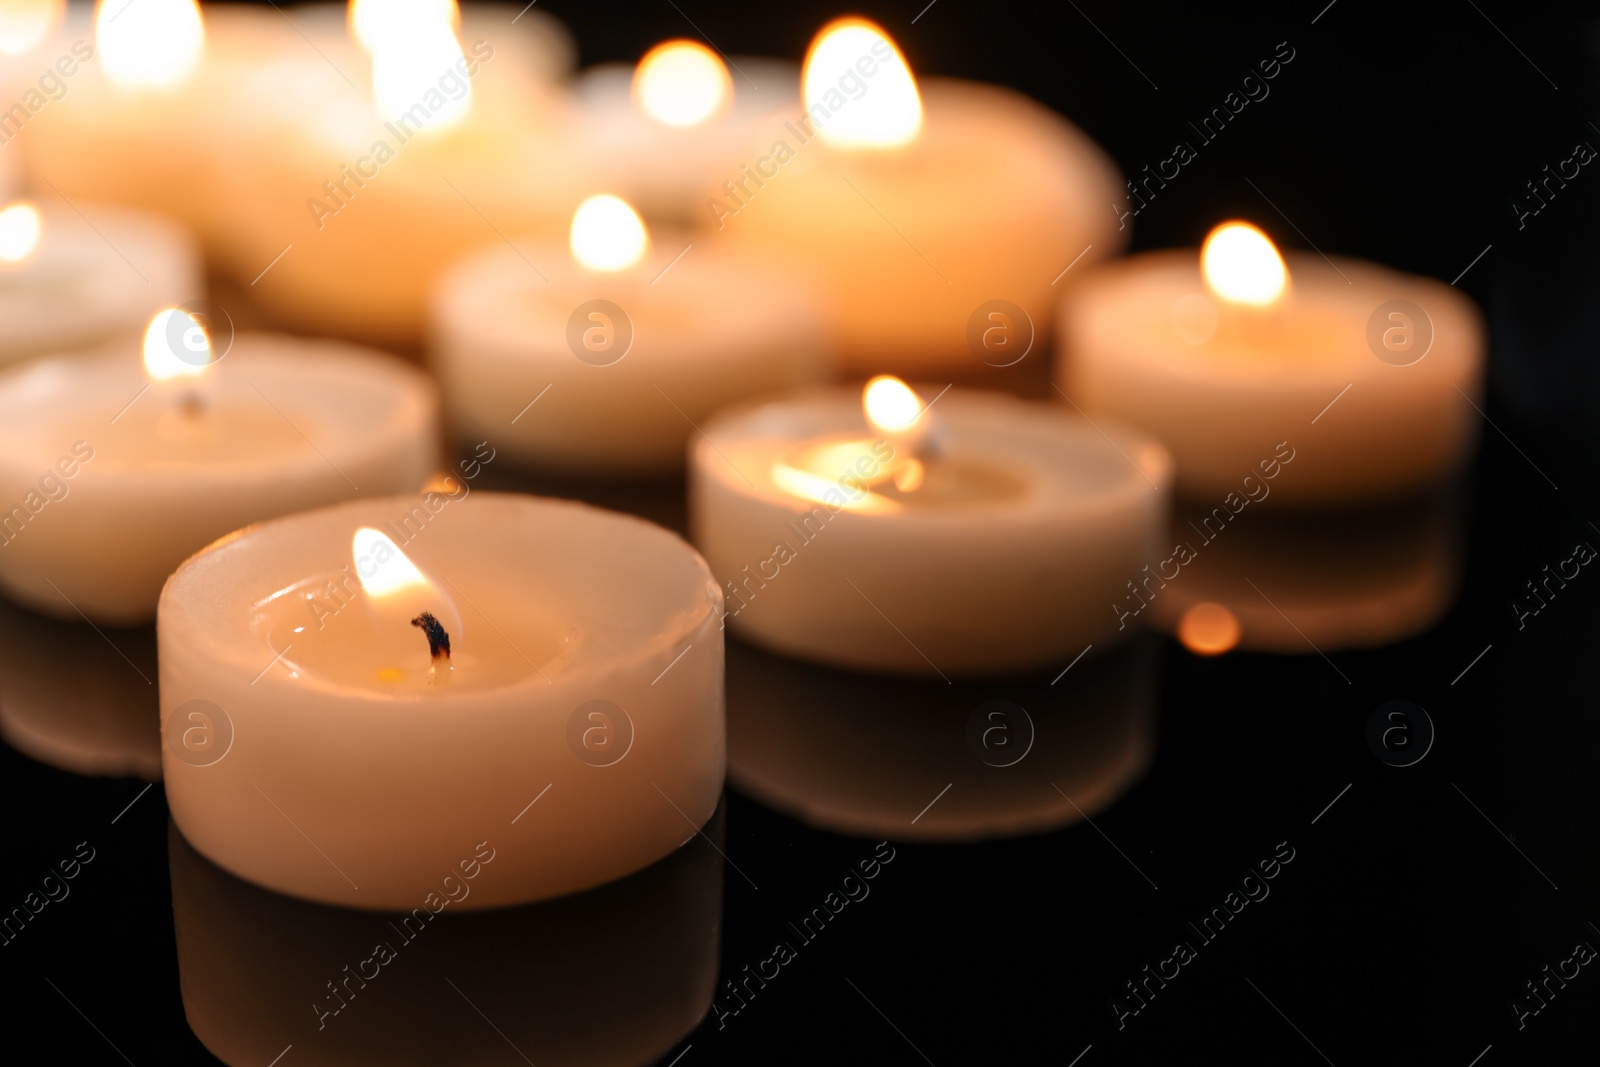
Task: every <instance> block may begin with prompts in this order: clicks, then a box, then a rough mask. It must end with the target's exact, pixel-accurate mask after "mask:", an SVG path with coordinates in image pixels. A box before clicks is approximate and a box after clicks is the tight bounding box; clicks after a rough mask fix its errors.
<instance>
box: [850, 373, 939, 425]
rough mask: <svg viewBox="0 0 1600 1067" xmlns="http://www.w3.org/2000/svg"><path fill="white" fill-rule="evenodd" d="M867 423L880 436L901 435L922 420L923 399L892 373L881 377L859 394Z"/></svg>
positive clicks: (869, 383)
mask: <svg viewBox="0 0 1600 1067" xmlns="http://www.w3.org/2000/svg"><path fill="white" fill-rule="evenodd" d="M861 407H862V410H864V411H865V412H866V413H867V422H869V423H870V424H871V425H872V428H873V429H874V430H877V431H878V432H879V433H885V434H891V435H902V434H905V433H907V432H908V431H910V430H911V429H912V427H914V426H916V425H917V421H918V420H919V419H921V418H922V413H923V410H924V409H923V406H922V398H921V397H919V396H918V395H917V394H916V392H915V391H914V390H913V389H912V388H911V387H910V386H909V385H907V384H906V383H905V382H903V381H901V380H900V379H899V378H896V377H895V376H894V375H892V374H880V375H878V376H877V377H876V378H874V379H872V380H871V381H870V382H868V383H867V387H866V388H865V389H863V390H862V391H861Z"/></svg>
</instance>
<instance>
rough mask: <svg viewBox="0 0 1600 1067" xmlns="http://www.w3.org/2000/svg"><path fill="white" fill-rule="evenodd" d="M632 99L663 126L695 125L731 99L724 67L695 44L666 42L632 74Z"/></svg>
mask: <svg viewBox="0 0 1600 1067" xmlns="http://www.w3.org/2000/svg"><path fill="white" fill-rule="evenodd" d="M633 96H634V99H635V100H637V101H638V103H639V107H640V108H642V109H643V110H644V113H645V114H647V115H649V116H650V117H651V118H653V119H655V120H656V121H657V122H660V123H662V124H664V125H667V126H676V127H680V128H681V127H686V126H698V125H700V124H701V123H703V122H705V121H706V120H707V119H710V118H711V117H713V116H714V115H716V114H717V113H718V112H720V111H722V109H723V107H724V106H725V105H726V104H727V103H728V101H729V100H730V99H731V98H732V96H733V79H732V78H731V77H730V76H729V75H728V68H727V67H726V66H725V65H724V64H723V62H722V59H721V57H719V56H718V55H717V54H716V53H715V52H713V51H712V50H711V49H709V48H707V47H706V46H705V45H703V44H701V43H700V42H699V41H682V40H680V41H667V42H666V43H664V44H658V45H656V46H655V47H654V48H652V49H650V51H648V52H646V53H645V56H644V58H643V59H641V60H639V66H638V68H637V69H636V70H635V71H634V73H633Z"/></svg>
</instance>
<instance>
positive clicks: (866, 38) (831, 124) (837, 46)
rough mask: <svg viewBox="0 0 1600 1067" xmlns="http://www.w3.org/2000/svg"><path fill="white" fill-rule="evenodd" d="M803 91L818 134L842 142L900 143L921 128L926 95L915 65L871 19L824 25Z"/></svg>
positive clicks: (849, 144) (867, 145)
mask: <svg viewBox="0 0 1600 1067" xmlns="http://www.w3.org/2000/svg"><path fill="white" fill-rule="evenodd" d="M869 72H870V73H869ZM847 94H848V95H847ZM801 96H802V98H803V99H804V101H805V106H806V111H807V113H808V114H809V116H810V119H811V121H812V123H813V124H814V125H815V126H816V127H817V132H818V134H819V135H820V136H821V137H822V139H823V140H824V141H827V142H828V143H829V144H832V145H835V146H836V147H839V148H897V147H899V146H900V145H903V144H907V143H909V142H910V141H912V140H913V139H914V138H915V137H916V136H917V131H918V130H920V129H921V128H922V97H921V96H920V95H919V94H918V92H917V82H916V79H915V78H913V77H912V76H911V67H910V66H908V65H907V63H906V60H905V56H903V55H901V54H900V49H899V48H897V47H895V43H894V41H892V40H891V39H890V38H889V35H888V34H887V33H885V32H884V31H883V29H882V28H881V27H879V26H878V25H877V24H876V23H872V22H868V21H867V20H866V19H862V18H844V19H838V20H836V21H834V22H830V23H829V24H828V25H826V26H824V27H823V28H822V32H820V33H818V34H817V37H816V39H815V40H814V41H812V42H811V50H810V51H809V52H808V53H807V54H806V62H805V69H804V72H803V73H802V75H801Z"/></svg>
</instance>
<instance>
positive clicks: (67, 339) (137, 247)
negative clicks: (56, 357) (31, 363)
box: [0, 200, 203, 363]
mask: <svg viewBox="0 0 1600 1067" xmlns="http://www.w3.org/2000/svg"><path fill="white" fill-rule="evenodd" d="M202 285H203V282H202V278H201V271H200V251H199V248H198V247H197V246H196V244H195V241H194V239H193V238H192V237H191V236H189V234H188V233H187V232H185V231H184V230H182V229H181V228H180V227H178V226H176V225H175V224H173V223H171V222H168V221H167V220H165V219H163V218H161V217H159V216H156V215H147V214H144V213H142V212H134V211H128V210H125V209H122V208H113V207H109V206H106V205H102V204H89V203H79V204H75V205H73V206H72V207H67V206H65V205H63V206H61V207H59V208H58V207H54V206H49V205H45V206H41V205H39V204H35V203H33V202H30V201H26V200H19V201H16V202H13V203H10V204H5V205H3V206H0V363H10V362H14V361H16V360H19V359H23V358H25V357H28V356H35V355H43V354H46V353H55V352H70V351H75V350H79V349H86V348H95V347H99V346H102V345H110V344H114V343H126V342H130V341H133V342H136V341H137V339H138V338H139V337H140V335H141V334H142V333H143V332H144V328H145V324H146V323H148V322H149V321H150V317H151V316H152V315H153V314H155V312H156V311H157V310H159V309H160V308H162V307H165V306H170V305H173V304H178V303H181V302H184V301H190V300H193V299H194V298H196V297H198V296H199V295H200V293H201V292H202Z"/></svg>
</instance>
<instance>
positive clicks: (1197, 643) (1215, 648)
mask: <svg viewBox="0 0 1600 1067" xmlns="http://www.w3.org/2000/svg"><path fill="white" fill-rule="evenodd" d="M1239 634H1240V628H1239V620H1238V619H1237V618H1235V617H1234V614H1233V612H1231V611H1229V610H1228V609H1227V608H1225V607H1223V606H1222V605H1221V604H1214V603H1212V602H1210V601H1203V602H1201V603H1199V604H1196V605H1194V606H1193V607H1191V608H1190V609H1189V610H1188V611H1185V612H1184V613H1183V617H1182V618H1181V619H1179V620H1178V640H1179V641H1181V642H1182V643H1183V647H1184V648H1187V649H1188V650H1189V651H1190V652H1193V653H1194V654H1195V655H1197V656H1220V655H1222V654H1223V653H1224V652H1230V651H1232V650H1233V648H1234V647H1235V646H1236V645H1238V643H1239Z"/></svg>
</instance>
